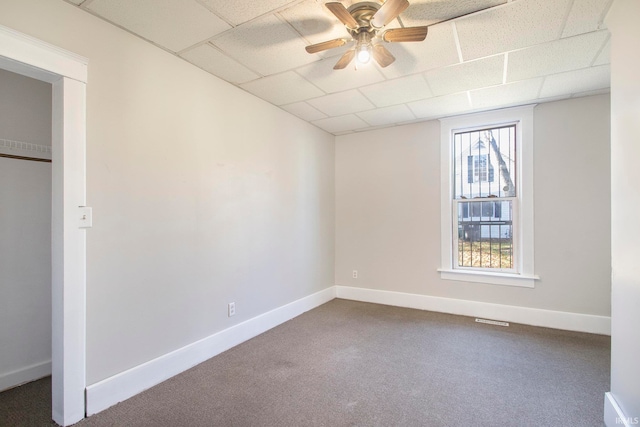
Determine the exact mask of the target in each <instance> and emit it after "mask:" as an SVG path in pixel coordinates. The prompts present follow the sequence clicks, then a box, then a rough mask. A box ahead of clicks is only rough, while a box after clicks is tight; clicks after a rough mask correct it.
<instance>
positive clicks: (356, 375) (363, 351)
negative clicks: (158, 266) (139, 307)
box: [0, 299, 610, 427]
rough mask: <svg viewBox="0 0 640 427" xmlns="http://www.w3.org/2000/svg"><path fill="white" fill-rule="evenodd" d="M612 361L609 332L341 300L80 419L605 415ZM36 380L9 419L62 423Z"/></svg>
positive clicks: (429, 422) (265, 422)
mask: <svg viewBox="0 0 640 427" xmlns="http://www.w3.org/2000/svg"><path fill="white" fill-rule="evenodd" d="M609 369H610V338H609V337H606V336H600V335H590V334H583V333H575V332H566V331H557V330H552V329H544V328H535V327H528V326H522V325H513V324H512V325H511V326H509V327H507V328H505V327H500V326H492V325H485V324H478V323H475V322H474V319H473V318H467V317H461V316H453V315H446V314H439V313H433V312H426V311H420V310H411V309H404V308H397V307H389V306H382V305H375V304H367V303H360V302H354V301H346V300H339V299H337V300H333V301H331V302H329V303H327V304H325V305H323V306H321V307H318V308H316V309H314V310H312V311H309V312H307V313H305V314H303V315H301V316H299V317H297V318H295V319H293V320H291V321H289V322H286V323H285V324H283V325H280V326H278V327H277V328H274V329H272V330H270V331H268V332H266V333H264V334H262V335H260V336H258V337H256V338H254V339H252V340H249V341H247V342H245V343H243V344H241V345H239V346H237V347H235V348H233V349H231V350H229V351H227V352H225V353H223V354H220V355H219V356H217V357H214V358H212V359H210V360H208V361H206V362H204V363H202V364H200V365H198V366H196V367H194V368H193V369H190V370H189V371H187V372H184V373H183V374H181V375H178V376H176V377H174V378H171V379H170V380H168V381H165V382H164V383H162V384H159V385H158V386H156V387H153V388H152V389H150V390H147V391H146V392H144V393H141V394H139V395H137V396H134V397H133V398H131V399H129V400H127V401H125V402H122V403H120V404H118V405H116V406H114V407H112V408H109V409H107V410H106V411H104V412H101V413H99V414H97V415H94V416H92V417H89V418H87V419H85V420H83V421H82V422H80V423H78V424H76V425H77V426H79V427H90V426H126V427H130V426H131V427H133V426H154V427H156V426H189V427H193V426H279V427H280V426H435V427H441V426H442V427H444V426H456V427H458V426H491V427H494V426H510V427H512V426H527V427H529V426H536V427H541V426H568V425H570V426H587V427H591V426H596V427H600V426H602V425H603V423H602V419H603V399H604V393H605V392H606V391H608V389H609ZM33 384H35V383H32V384H29V385H25V386H23V387H19V388H17V389H14V390H11V391H9V392H6V393H2V394H0V425H3V426H4V425H11V426H15V425H28V426H40V425H43V426H44V425H51V424H50V422H48V419H49V418H50V416H49V412H50V411H48V412H47V413H46V416H44V417H42V418H38V417H36V416H35V415H33V414H30V415H28V416H27V415H24V417H23V418H20V415H18V416H16V415H15V413H16V411H17V412H20V411H21V410H20V409H19V408H17V406H18V404H17V403H16V401H17V400H18V401H19V400H20V398H18V399H14V398H12V397H9V398H7V396H6V395H7V394H14V395H15V394H20V393H22V392H21V391H20V390H21V389H23V388H26V387H35V386H33ZM43 387H50V382H47V381H46V380H45V381H44V382H43V384H42V387H40V388H43ZM36 388H37V387H36ZM22 394H23V396H22V400H23V401H24V405H25V409H24V412H25V413H30V412H33V411H35V410H36V408H42V407H43V405H42V404H36V403H34V402H33V400H36V399H50V392H47V393H44V392H42V391H40V392H35V393H34V394H33V397H32V394H31V393H28V392H24V393H22ZM12 402H13V403H12ZM38 410H41V409H38ZM12 414H13V415H12ZM30 416H32V417H31V418H29V417H30ZM20 420H23V421H20ZM7 423H9V424H7Z"/></svg>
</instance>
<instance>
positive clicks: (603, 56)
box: [593, 39, 611, 65]
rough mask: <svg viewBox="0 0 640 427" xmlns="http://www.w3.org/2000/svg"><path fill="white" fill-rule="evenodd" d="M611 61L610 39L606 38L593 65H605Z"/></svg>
mask: <svg viewBox="0 0 640 427" xmlns="http://www.w3.org/2000/svg"><path fill="white" fill-rule="evenodd" d="M610 63H611V39H609V40H607V43H606V44H605V45H604V47H603V48H602V50H601V51H600V53H599V54H598V57H597V58H596V60H595V61H594V63H593V65H605V64H610Z"/></svg>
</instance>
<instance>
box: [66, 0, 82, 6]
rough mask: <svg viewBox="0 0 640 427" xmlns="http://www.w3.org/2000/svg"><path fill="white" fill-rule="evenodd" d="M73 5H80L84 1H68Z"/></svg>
mask: <svg viewBox="0 0 640 427" xmlns="http://www.w3.org/2000/svg"><path fill="white" fill-rule="evenodd" d="M69 1H70V2H71V3H73V4H77V5H81V4H82V3H83V2H84V1H85V0H69Z"/></svg>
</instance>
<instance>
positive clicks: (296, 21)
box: [280, 0, 351, 44]
mask: <svg viewBox="0 0 640 427" xmlns="http://www.w3.org/2000/svg"><path fill="white" fill-rule="evenodd" d="M280 16H282V17H283V18H284V19H286V20H287V22H289V23H290V24H291V26H293V28H295V29H296V30H297V31H298V32H299V33H300V34H302V36H303V37H304V38H305V39H307V40H308V41H309V42H310V44H314V43H320V42H324V41H327V40H333V39H338V38H345V39H350V38H351V35H350V34H349V33H348V32H347V30H346V29H345V27H344V25H342V24H341V23H340V21H338V19H337V18H336V17H335V16H334V15H333V14H332V13H331V12H329V10H328V9H327V8H326V7H324V5H323V4H322V3H320V2H318V1H316V0H305V1H303V2H301V3H298V4H297V5H295V6H293V7H290V8H289V9H285V10H283V11H282V12H280Z"/></svg>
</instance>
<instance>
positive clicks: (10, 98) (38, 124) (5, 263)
mask: <svg viewBox="0 0 640 427" xmlns="http://www.w3.org/2000/svg"><path fill="white" fill-rule="evenodd" d="M0 139H6V140H11V141H20V142H27V143H31V144H38V145H41V146H43V145H46V146H50V145H51V85H50V84H48V83H43V82H40V81H37V80H33V79H30V78H28V77H23V76H20V75H17V74H13V73H10V72H8V71H4V70H0ZM3 152H5V153H13V154H17V155H26V156H28V155H36V156H39V153H29V152H25V151H22V150H6V149H5V150H3ZM0 183H2V184H1V185H0V390H2V389H6V388H8V387H12V386H14V385H17V384H19V383H22V382H25V381H28V380H33V379H37V378H39V377H41V376H44V375H47V374H48V373H50V372H51V366H50V364H51V164H50V163H41V162H31V161H25V160H16V159H7V158H0Z"/></svg>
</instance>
